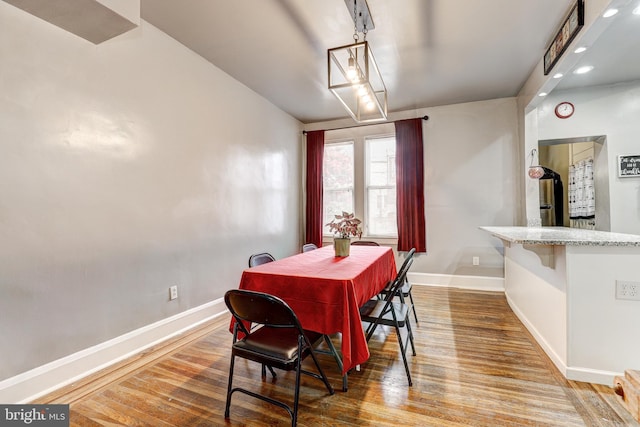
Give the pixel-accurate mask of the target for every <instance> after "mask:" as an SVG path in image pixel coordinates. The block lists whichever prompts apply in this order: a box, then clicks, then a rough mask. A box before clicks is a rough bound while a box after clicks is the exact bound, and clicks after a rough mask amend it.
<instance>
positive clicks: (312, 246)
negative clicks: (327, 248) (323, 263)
mask: <svg viewBox="0 0 640 427" xmlns="http://www.w3.org/2000/svg"><path fill="white" fill-rule="evenodd" d="M314 249H318V246H316V245H315V244H313V243H305V244H304V245H302V252H309V251H312V250H314Z"/></svg>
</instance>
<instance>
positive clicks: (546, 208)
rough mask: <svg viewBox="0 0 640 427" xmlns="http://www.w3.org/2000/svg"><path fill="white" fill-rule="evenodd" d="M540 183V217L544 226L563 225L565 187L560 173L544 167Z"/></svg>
mask: <svg viewBox="0 0 640 427" xmlns="http://www.w3.org/2000/svg"><path fill="white" fill-rule="evenodd" d="M543 169H544V175H543V176H542V178H540V180H539V184H540V219H541V220H542V225H543V226H563V225H564V218H563V216H564V210H563V188H562V180H561V179H560V175H559V174H558V173H557V172H555V171H553V170H551V169H549V168H544V167H543Z"/></svg>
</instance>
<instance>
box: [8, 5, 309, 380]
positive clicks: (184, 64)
mask: <svg viewBox="0 0 640 427" xmlns="http://www.w3.org/2000/svg"><path fill="white" fill-rule="evenodd" d="M0 64H2V66H0V153H1V154H0V295H1V298H0V360H1V361H2V363H0V380H3V379H6V378H8V377H11V376H14V375H16V374H19V373H21V372H24V371H26V370H29V369H32V368H34V367H37V366H40V365H42V364H45V363H47V362H50V361H52V360H55V359H58V358H60V357H63V356H66V355H69V354H71V353H73V352H76V351H79V350H81V349H85V348H87V347H90V346H92V345H95V344H97V343H101V342H104V341H106V340H109V339H111V338H114V337H117V336H120V335H122V334H124V333H127V332H129V331H132V330H134V329H136V328H140V327H142V326H145V325H148V324H151V323H153V322H156V321H158V320H161V319H164V318H167V317H170V316H173V315H175V314H177V313H180V312H183V311H185V310H188V309H190V308H193V307H196V306H199V305H202V304H205V303H207V302H209V301H212V300H214V299H216V298H220V297H221V296H222V295H223V293H224V291H225V290H226V289H229V288H234V287H237V285H238V281H239V278H240V273H241V271H242V270H243V269H244V268H245V267H246V263H247V259H248V257H249V255H250V254H251V253H253V252H258V251H269V252H271V253H273V255H275V256H276V257H278V258H279V257H283V256H286V255H290V254H292V253H294V252H296V251H298V250H299V244H300V240H301V238H300V227H299V223H300V207H299V197H300V191H301V190H300V179H301V177H300V157H301V150H300V144H301V138H300V131H301V129H302V128H301V124H300V123H299V122H298V121H296V120H295V119H293V118H292V117H291V116H289V115H287V114H285V113H284V112H282V111H281V110H279V109H277V108H276V107H274V106H273V105H272V104H270V103H268V102H267V101H266V100H264V99H263V98H261V97H260V96H258V95H257V94H255V93H254V92H252V91H251V90H249V89H248V88H247V87H245V86H243V85H241V84H239V83H238V82H237V81H235V80H233V79H232V78H230V77H229V76H228V75H226V74H225V73H223V72H222V71H221V70H219V69H218V68H216V67H214V66H212V65H211V64H209V63H208V62H206V61H205V60H203V59H202V58H200V57H199V56H197V55H196V54H195V53H193V52H192V51H190V50H188V49H186V48H185V47H184V46H182V45H181V44H179V43H178V42H176V41H175V40H173V39H171V38H170V37H168V36H167V35H165V34H164V33H162V32H160V31H159V30H157V29H156V28H154V27H153V26H151V25H149V24H147V23H146V22H144V21H143V22H142V23H141V27H139V28H137V29H135V30H132V31H130V32H128V33H126V34H124V35H122V36H120V37H117V38H114V39H112V40H109V41H107V42H105V43H103V44H100V45H97V46H96V45H93V44H92V43H90V42H87V41H85V40H84V39H81V38H79V37H77V36H74V35H72V34H70V33H66V32H65V31H64V30H61V29H59V28H57V27H54V26H52V25H50V24H48V23H46V22H43V21H41V20H39V19H37V18H34V17H32V16H31V15H29V14H27V13H25V12H23V11H21V10H19V9H16V8H14V7H12V6H10V5H8V4H6V3H5V2H0ZM291 224H294V225H293V226H292V225H291ZM171 285H178V286H179V298H178V299H177V300H175V301H169V300H168V296H169V293H168V288H169V286H171Z"/></svg>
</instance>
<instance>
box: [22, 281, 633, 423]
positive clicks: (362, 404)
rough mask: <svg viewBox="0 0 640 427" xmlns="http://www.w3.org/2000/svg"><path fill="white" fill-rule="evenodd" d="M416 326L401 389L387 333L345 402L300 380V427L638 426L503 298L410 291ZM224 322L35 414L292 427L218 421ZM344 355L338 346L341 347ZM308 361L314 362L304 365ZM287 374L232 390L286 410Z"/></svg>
mask: <svg viewBox="0 0 640 427" xmlns="http://www.w3.org/2000/svg"><path fill="white" fill-rule="evenodd" d="M414 295H415V297H416V300H417V301H416V304H417V309H418V316H419V318H420V320H421V322H420V325H419V326H417V327H414V329H415V337H416V346H417V351H418V355H417V356H415V357H411V356H409V357H410V364H411V371H412V375H413V387H408V386H407V382H406V376H405V373H404V368H403V365H402V360H401V357H400V355H399V350H398V344H397V341H396V337H395V333H394V332H393V331H389V330H382V331H381V333H380V334H378V335H377V336H375V337H374V338H373V339H372V342H371V343H370V350H371V358H370V359H369V361H367V362H366V363H365V364H363V365H362V370H361V371H360V372H353V373H351V374H350V375H349V390H348V391H347V392H346V393H345V392H342V391H341V388H340V387H341V377H340V375H339V373H338V371H337V368H336V366H335V362H334V360H333V359H331V358H330V357H329V356H325V355H320V356H319V357H320V360H321V364H322V366H323V367H324V368H325V371H326V373H327V375H328V376H329V380H330V381H331V383H332V384H333V386H334V388H335V389H336V393H335V394H334V395H333V396H330V395H329V394H328V393H327V390H326V389H325V388H324V386H323V384H322V383H321V382H320V381H318V380H316V379H313V378H310V377H303V382H302V386H301V390H302V392H301V397H300V413H299V422H298V425H300V426H394V427H399V426H556V427H557V426H638V423H636V422H635V421H634V420H633V418H632V417H631V416H630V414H629V413H628V412H627V411H626V410H625V409H624V408H623V407H622V406H621V405H620V404H619V403H618V402H617V398H616V396H615V395H614V394H613V392H612V390H611V388H610V387H606V386H600V385H592V384H587V383H579V382H573V381H566V380H565V379H564V377H563V376H562V375H561V374H560V373H559V372H558V371H557V370H556V369H555V367H554V366H553V364H552V363H551V362H550V360H549V359H548V358H547V357H546V356H545V354H544V353H543V352H542V350H541V349H540V348H539V347H538V345H537V344H536V343H535V341H534V340H533V339H532V337H531V336H530V335H529V334H528V332H527V331H526V329H525V328H524V327H523V326H522V324H521V323H520V322H519V321H518V320H517V318H516V317H515V316H514V314H513V313H512V312H511V310H510V309H509V307H508V305H507V303H506V300H505V298H504V295H503V294H501V293H492V292H470V291H463V290H456V289H448V288H435V287H426V286H418V287H414ZM228 320H229V319H228V317H226V316H225V317H224V318H223V319H219V320H217V321H213V322H211V323H209V324H207V325H204V326H203V327H200V328H198V329H197V330H195V331H192V332H191V333H189V334H187V335H184V336H182V337H178V338H176V339H173V340H171V341H170V342H167V343H164V344H163V345H161V346H157V347H156V348H154V349H151V350H150V351H147V352H145V353H144V354H141V355H139V356H137V357H134V358H132V359H130V360H128V361H126V362H122V363H120V364H119V365H117V366H114V367H112V368H110V369H108V370H106V371H104V372H101V373H99V374H96V375H93V376H92V377H90V378H87V379H85V380H83V381H82V382H80V383H78V384H74V385H72V386H69V387H67V388H65V389H62V390H59V391H58V392H55V393H53V394H51V395H49V396H46V397H45V398H42V399H39V400H38V401H37V402H34V403H69V404H70V405H71V425H72V426H120V425H126V426H134V425H135V426H138V425H140V426H154V427H155V426H181V427H186V426H220V425H227V426H276V425H282V426H286V425H289V424H290V422H289V418H288V415H287V414H286V412H284V411H283V410H282V409H280V408H277V407H273V406H270V405H267V404H266V403H263V402H261V401H259V400H257V399H253V398H250V397H248V396H245V395H242V394H238V393H236V394H234V396H233V399H232V402H231V416H230V419H229V420H226V421H225V419H224V404H225V397H226V387H227V372H228V369H229V357H230V345H231V334H230V333H229V331H228ZM336 343H339V337H336ZM309 361H310V360H309ZM292 380H293V374H291V373H284V372H281V371H279V372H278V378H277V380H276V381H275V382H274V381H272V380H271V377H270V376H269V377H268V379H267V380H266V381H262V380H261V376H260V366H259V365H256V364H254V363H251V362H246V361H244V360H241V359H238V362H237V363H236V375H235V385H242V386H244V387H255V389H256V390H258V391H260V392H263V393H270V394H271V395H272V396H275V397H276V398H281V399H289V401H290V399H292V386H293V381H292Z"/></svg>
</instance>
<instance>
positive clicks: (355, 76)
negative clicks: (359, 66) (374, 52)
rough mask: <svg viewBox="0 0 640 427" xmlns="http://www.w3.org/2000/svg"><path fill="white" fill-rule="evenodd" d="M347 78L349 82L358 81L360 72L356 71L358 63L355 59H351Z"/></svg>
mask: <svg viewBox="0 0 640 427" xmlns="http://www.w3.org/2000/svg"><path fill="white" fill-rule="evenodd" d="M347 78H348V79H349V80H351V81H352V82H353V81H357V79H358V71H357V70H356V61H354V59H353V58H349V67H348V68H347Z"/></svg>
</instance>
